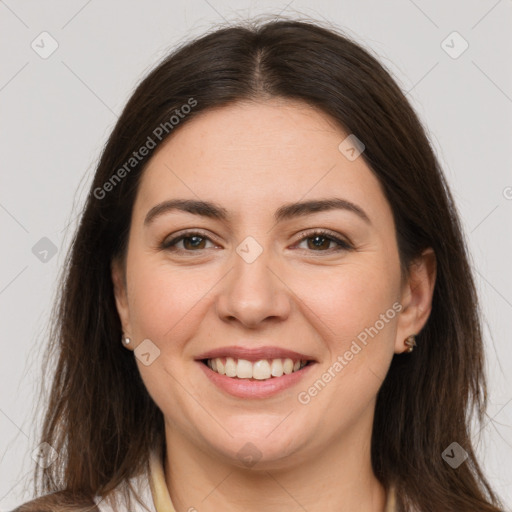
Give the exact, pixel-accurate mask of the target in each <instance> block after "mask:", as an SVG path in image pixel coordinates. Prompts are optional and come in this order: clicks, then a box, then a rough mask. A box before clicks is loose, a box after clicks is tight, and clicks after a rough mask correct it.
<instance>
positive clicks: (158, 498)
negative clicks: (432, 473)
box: [149, 450, 396, 512]
mask: <svg viewBox="0 0 512 512" xmlns="http://www.w3.org/2000/svg"><path fill="white" fill-rule="evenodd" d="M149 471H150V475H149V476H150V478H149V485H150V487H151V494H152V495H153V503H154V504H155V510H156V512H176V510H175V508H174V506H173V504H172V501H171V496H170V495H169V490H168V489H167V484H166V482H165V475H164V467H163V464H162V458H161V455H160V453H159V452H158V451H156V450H155V451H153V452H152V453H151V457H150V459H149ZM395 511H396V496H395V488H394V487H391V488H390V489H389V492H388V499H387V503H386V512H395Z"/></svg>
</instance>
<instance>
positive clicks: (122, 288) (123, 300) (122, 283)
mask: <svg viewBox="0 0 512 512" xmlns="http://www.w3.org/2000/svg"><path fill="white" fill-rule="evenodd" d="M110 269H111V276H112V283H113V285H114V296H115V299H116V308H117V313H118V315H119V318H120V320H121V325H122V328H123V333H124V334H125V335H126V336H130V333H131V324H130V310H129V308H128V295H127V290H126V279H125V272H124V269H123V265H122V263H121V262H120V261H119V260H117V259H115V260H113V261H112V263H111V265H110Z"/></svg>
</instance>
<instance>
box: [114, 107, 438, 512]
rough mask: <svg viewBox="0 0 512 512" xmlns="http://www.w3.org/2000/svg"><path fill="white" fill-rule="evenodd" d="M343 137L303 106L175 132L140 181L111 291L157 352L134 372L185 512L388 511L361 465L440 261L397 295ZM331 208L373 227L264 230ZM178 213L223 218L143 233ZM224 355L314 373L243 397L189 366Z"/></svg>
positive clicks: (214, 119)
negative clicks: (304, 204) (337, 367)
mask: <svg viewBox="0 0 512 512" xmlns="http://www.w3.org/2000/svg"><path fill="white" fill-rule="evenodd" d="M347 135H348V134H346V133H344V132H343V131H342V130H341V129H340V128H339V127H338V126H337V125H336V124H335V122H334V121H333V120H332V119H331V118H330V117H329V116H327V115H326V114H324V113H322V112H320V111H318V110H316V109H314V108H312V107H310V106H308V105H306V104H304V103H301V102H293V101H289V100H282V99H272V100H265V101H263V100H262V101H259V102H244V103H237V104H233V105H230V106H227V107H222V108H219V109H215V110H209V111H206V112H203V113H202V114H201V115H199V116H198V117H197V118H195V119H192V120H190V121H188V122H186V123H185V124H184V125H182V126H180V128H179V130H177V131H176V133H174V134H173V136H172V137H171V138H170V139H169V140H167V141H166V142H165V143H164V144H163V145H162V146H161V147H160V148H159V150H158V151H157V153H156V154H155V155H154V156H153V157H152V159H151V161H150V162H149V165H148V167H147V169H146V170H145V172H144V175H143V177H142V180H141V183H140V186H139V190H138V194H137V198H136V202H135V205H134V209H133V215H132V222H131V228H130V233H129V243H128V250H127V255H126V261H125V262H124V264H121V263H119V262H114V264H113V266H112V277H113V282H114V288H115V295H116V302H117V308H118V312H119V315H120V318H121V322H122V325H123V329H124V332H125V334H126V335H127V336H129V337H130V338H131V339H132V340H133V341H132V349H133V348H135V347H137V346H138V344H139V343H140V342H142V340H144V339H150V340H151V341H152V343H154V344H155V345H156V346H157V347H158V349H159V350H160V355H159V357H157V358H156V359H155V360H154V361H153V362H152V363H151V364H150V365H149V366H145V365H144V364H142V363H141V362H140V361H139V360H138V359H137V364H138V367H139V371H140V373H141V375H142V378H143V380H144V383H145V385H146V387H147V389H148V392H149V393H150V395H151V396H152V398H153V399H154V401H155V402H156V404H157V405H158V406H159V408H160V409H161V410H162V412H163V414H164V417H165V424H166V441H167V457H166V463H165V474H166V482H167V485H168V488H169V492H170V495H171V498H172V500H173V503H174V506H175V508H176V510H177V511H178V512H182V511H187V510H189V508H190V507H195V508H196V509H197V510H198V511H200V512H209V511H218V510H224V511H228V512H229V511H241V510H243V511H259V510H263V509H264V510H267V511H272V510H275V511H279V512H283V511H284V512H287V511H298V510H304V509H306V510H308V511H309V512H313V511H325V510H336V511H342V512H348V511H350V512H354V511H375V512H377V511H379V512H382V511H383V510H384V504H385V501H386V490H385V489H384V488H383V487H382V485H381V484H380V483H379V482H378V480H377V479H376V478H375V476H374V474H373V471H372V468H371V462H370V441H371V434H372V421H373V415H374V408H375V401H376V395H377V392H378V390H379V387H380V386H381V384H382V381H383V379H384V377H385V375H386V372H387V370H388V368H389V365H390V363H391V359H392V357H393V355H394V354H396V353H401V352H404V351H405V350H406V349H407V346H406V345H405V344H404V340H405V338H407V336H409V335H410V334H414V333H418V332H419V331H420V330H421V328H422V327H423V326H424V324H425V322H426V320H427V318H428V315H429V313H430V310H431V300H432V293H433V287H434V282H435V258H434V255H433V253H432V251H431V250H427V251H425V252H424V253H423V255H422V256H421V257H420V258H418V259H417V260H416V261H415V262H414V264H413V265H412V266H411V267H410V272H409V276H408V278H406V279H402V277H401V273H400V261H399V254H398V249H397V243H396V234H395V226H394V221H393V216H392V213H391V209H390V206H389V204H388V202H387V200H386V198H385V196H384V194H383V192H382V190H381V187H380V184H379V182H378V180H377V179H376V177H375V176H374V175H373V173H372V172H371V170H370V169H369V167H368V166H367V165H366V164H365V162H364V160H363V158H362V157H359V158H357V159H356V160H354V161H350V160H348V159H347V158H346V157H345V156H344V155H343V154H342V153H341V152H340V150H339V149H338V146H339V144H340V142H341V141H342V140H343V139H345V137H346V136H347ZM332 197H340V198H343V199H345V200H348V201H350V202H352V203H354V204H356V205H357V206H358V207H359V208H361V209H362V210H364V212H365V213H366V214H367V216H368V218H369V221H370V222H365V221H364V220H363V219H361V218H360V217H359V216H357V215H356V214H355V213H353V212H350V211H346V210H332V211H322V212H316V213H312V214H309V215H307V216H304V217H297V218H293V219H289V220H286V221H282V222H279V223H276V222H275V221H274V218H273V214H274V211H275V210H276V209H277V208H279V207H281V206H282V205H284V204H286V203H291V202H296V201H299V200H311V199H325V198H332ZM174 198H182V199H201V200H207V201H213V202H215V203H218V204H219V205H221V206H222V207H224V208H225V209H226V210H227V211H228V212H229V213H230V215H231V216H232V217H231V218H230V220H229V221H228V222H224V221H219V220H216V219H210V218H207V217H203V216H198V215H193V214H191V213H186V212H180V211H177V210H174V211H169V212H167V213H164V214H162V215H160V216H158V217H156V218H154V219H153V221H152V222H150V223H149V224H148V225H145V224H144V218H145V217H146V215H147V213H148V212H149V211H150V210H151V209H152V208H153V207H154V206H155V205H157V204H159V203H161V202H163V201H166V200H169V199H174ZM315 228H318V229H319V228H325V229H328V230H330V231H332V232H333V234H335V235H336V236H338V238H341V239H343V240H347V241H350V243H351V244H352V246H353V247H352V248H351V249H349V250H346V249H345V250H341V251H338V252H336V251H335V248H336V247H337V244H336V243H335V242H331V243H329V239H327V240H325V239H321V240H320V243H319V245H320V246H321V247H320V248H316V246H315V245H314V244H313V239H314V235H313V237H312V235H310V234H309V233H308V234H307V236H309V237H310V238H306V237H305V236H301V232H302V231H304V230H306V229H307V230H313V229H315ZM185 229H187V230H188V229H197V230H201V231H202V233H200V236H202V237H204V236H206V237H207V239H203V238H202V239H200V242H201V243H199V249H198V248H195V247H194V246H193V244H191V243H190V239H188V244H186V245H184V241H183V240H182V241H180V242H178V243H177V246H176V247H177V248H180V249H181V254H178V252H176V251H174V252H173V251H172V249H162V248H161V247H160V244H161V242H162V241H163V240H165V239H166V240H171V239H172V238H174V236H171V235H178V234H181V233H182V232H183V230H185ZM189 236H190V235H189ZM248 236H251V237H253V238H254V239H255V240H256V241H257V242H258V243H259V245H260V246H261V248H262V249H263V252H262V253H261V254H260V255H259V257H258V258H257V259H256V260H255V261H254V262H252V263H250V264H249V263H247V262H246V261H245V260H244V259H243V258H241V257H240V256H239V254H238V253H237V252H236V248H237V246H239V244H240V243H241V242H242V241H243V240H244V239H245V238H246V237H248ZM185 251H188V252H187V253H186V254H185ZM396 302H399V303H400V304H401V306H402V309H401V311H400V313H399V314H396V316H395V317H394V318H393V319H392V320H389V321H388V322H387V323H386V324H385V326H384V328H382V329H381V330H380V331H379V332H378V334H377V335H376V336H374V337H373V338H369V341H368V344H367V345H366V346H364V348H363V349H362V350H361V351H360V352H359V353H357V355H355V356H354V357H353V359H352V360H351V361H349V362H348V364H347V365H346V366H345V367H344V368H343V370H342V371H341V372H339V373H337V374H336V377H334V378H333V379H332V380H331V381H330V382H329V383H328V384H327V385H326V386H325V387H324V388H323V389H322V390H321V392H319V393H318V394H317V395H316V396H314V397H313V398H311V400H310V401H309V403H307V404H302V403H300V402H299V401H298V399H297V395H298V393H299V392H301V391H305V390H306V391H307V390H308V388H309V387H310V386H311V385H312V384H313V383H314V382H315V381H317V379H319V378H320V377H321V375H322V374H323V373H324V372H326V371H327V370H328V369H329V368H330V367H332V365H333V362H334V361H336V358H337V357H338V356H339V355H343V354H344V353H345V352H346V351H347V350H348V349H349V348H350V346H351V343H352V341H353V340H355V339H356V338H357V336H358V334H360V333H361V332H362V331H364V329H365V328H368V327H370V326H374V325H375V323H376V321H377V320H378V319H379V318H380V315H381V314H383V313H386V311H388V310H389V309H390V308H392V305H393V304H394V303H396ZM234 345H239V346H244V347H260V346H269V345H273V346H278V347H281V348H288V349H292V350H295V351H297V352H300V353H304V354H308V355H309V356H312V357H313V358H314V359H315V360H316V364H315V365H314V366H313V367H312V368H310V369H309V372H308V375H307V377H306V378H303V379H302V380H301V381H300V382H299V383H298V384H297V385H296V386H293V387H292V388H289V389H286V390H284V391H282V392H281V393H279V394H278V395H276V396H273V397H270V398H266V399H240V398H235V397H232V396H229V395H227V394H226V393H225V392H223V391H221V390H219V389H218V388H217V387H216V386H214V385H213V384H212V383H211V382H210V380H209V379H208V378H206V376H205V375H204V372H203V371H202V370H201V368H200V367H199V364H200V363H198V362H197V361H195V358H196V357H197V356H198V355H199V354H201V353H204V352H205V351H207V350H211V349H214V348H218V347H224V346H234ZM404 357H407V356H404ZM331 371H332V370H331ZM248 442H250V443H252V444H253V445H254V446H255V447H256V449H257V453H258V456H259V457H261V458H260V459H259V460H258V462H257V463H256V464H255V465H254V466H252V467H247V466H246V465H245V464H244V463H243V462H242V461H241V460H240V459H239V457H237V453H238V452H239V450H244V448H243V447H244V445H246V443H248ZM242 453H243V452H242Z"/></svg>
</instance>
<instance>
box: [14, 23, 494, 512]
mask: <svg viewBox="0 0 512 512" xmlns="http://www.w3.org/2000/svg"><path fill="white" fill-rule="evenodd" d="M52 339H54V340H55V348H56V349H57V351H58V354H59V359H58V365H57V368H56V371H55V374H54V376H53V387H52V391H51V398H50V403H49V407H48V412H47V414H46V419H45V423H44V428H43V432H42V437H41V441H42V442H45V443H48V445H49V446H51V447H52V450H50V449H47V450H46V452H45V453H46V460H45V461H44V462H45V463H44V464H41V465H40V467H39V468H38V470H39V471H38V473H37V476H38V477H39V481H40V483H41V485H40V487H39V493H42V494H44V496H43V497H40V498H38V499H36V500H35V501H32V502H30V503H28V504H25V505H23V506H21V507H19V508H18V509H17V510H19V511H20V512H21V511H28V510H52V511H57V510H93V509H94V510H100V511H105V512H106V511H111V510H152V511H157V512H160V511H163V510H165V511H168V510H176V511H177V512H183V511H190V512H191V511H199V512H207V511H218V510H223V511H253V510H266V511H267V510H268V511H279V512H283V511H285V512H286V511H292V510H293V511H294V510H307V511H310V512H312V511H318V510H329V511H331V510H332V511H337V512H339V511H344V512H347V511H350V512H354V511H372V512H373V511H375V512H377V511H378V512H383V511H413V510H416V511H436V512H442V511H465V512H468V511H474V512H476V511H478V512H482V511H498V510H500V508H499V507H500V504H499V502H498V499H497V497H496V496H495V495H494V493H493V491H492V489H491V488H490V486H489V484H488V483H487V481H486V479H485V477H484V476H483V474H482V472H481V469H480V467H479V465H478V463H477V461H476V459H475V454H474V451H473V447H472V444H471V438H470V428H469V415H468V413H469V412H471V411H473V410H476V412H477V413H478V414H480V416H479V418H480V419H481V415H482V414H483V410H484V407H485V401H486V394H485V380H484V375H483V354H482V336H481V330H480V323H479V316H478V308H477V298H476V295H475V288H474V283H473V280H472V277H471V271H470V267H469V265H468V257H467V253H466V248H465V244H464V240H463V238H462V235H461V228H460V224H459V220H458V218H457V214H456V210H455V206H454V203H453V200H452V197H451V195H450V192H449V190H448V188H447V185H446V183H445V181H444V178H443V175H442V172H441V170H440V168H439V164H438V162H437V160H436V158H435V155H434V153H433V151H432V149H431V147H430V145H429V142H428V139H427V137H426V134H425V132H424V130H423V128H422V126H421V124H420V122H419V120H418V118H417V116H416V115H415V113H414V112H413V110H412V108H411V106H410V105H409V104H408V102H407V100H406V98H405V96H404V94H403V93H402V92H401V91H400V89H399V88H398V86H397V85H396V84H395V82H394V81H393V79H392V78H391V77H390V75H389V74H388V72H387V71H386V70H385V69H384V68H383V67H382V66H381V65H380V64H379V63H378V62H377V61H376V59H375V58H374V57H372V56H371V55H370V54H369V53H368V52H367V51H365V50H364V49H362V48H361V47H360V46H358V45H357V44H355V43H354V42H352V41H350V40H349V39H348V38H346V37H345V36H343V35H342V34H339V33H337V32H336V31H334V30H327V29H325V28H322V27H320V26H319V25H317V24H314V23H306V22H298V21H272V22H268V23H265V24H261V25H257V24H255V25H253V26H250V25H248V26H237V27H232V28H223V29H220V30H217V31H215V32H213V33H211V34H209V35H206V36H204V37H201V38H199V39H198V40H196V41H194V42H192V43H190V44H187V45H185V46H183V47H182V48H180V49H178V50H177V51H176V52H175V53H173V54H172V55H170V56H169V57H168V58H167V59H166V60H165V61H163V62H162V63H161V64H160V65H159V66H158V67H157V68H156V69H155V70H153V71H152V72H151V73H150V74H149V75H148V76H147V77H146V78H145V79H144V80H143V81H142V83H141V84H140V85H139V87H138V88H137V90H136V91H135V93H134V94H133V96H132V97H131V99H130V100H129V102H128V104H127V106H126V108H125V109H124V111H123V113H122V115H121V117H120V118H119V121H118V123H117V125H116V127H115V129H114V130H113V133H112V135H111V136H110V139H109V141H108V143H107V145H106V147H105V150H104V152H103V155H102V158H101V161H100V163H99V165H98V169H97V172H96V175H95V177H94V182H93V184H92V186H91V190H90V194H89V196H88V199H87V203H86V206H85V210H84V212H83V215H82V219H81V223H80V226H79V229H78V231H77V234H76V236H75V239H74V242H73V244H72V247H71V251H70V255H69V260H68V265H67V268H66V270H65V279H64V287H63V290H62V295H61V300H60V305H59V309H58V313H57V316H56V330H55V332H54V336H53V337H52ZM45 446H47V445H45ZM53 450H54V451H53ZM48 454H51V455H52V456H51V458H50V459H48ZM57 455H58V456H57Z"/></svg>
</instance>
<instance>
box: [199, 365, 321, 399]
mask: <svg viewBox="0 0 512 512" xmlns="http://www.w3.org/2000/svg"><path fill="white" fill-rule="evenodd" d="M198 364H199V366H200V367H201V368H202V370H203V372H204V373H205V375H206V376H207V377H208V378H209V379H210V381H211V382H213V383H214V384H215V385H216V386H217V387H218V388H220V389H221V390H222V391H225V392H226V393H228V394H230V395H232V396H236V397H237V398H269V397H271V396H274V395H277V394H278V393H280V392H281V391H284V390H285V389H288V388H291V387H292V386H294V385H296V384H297V383H298V382H299V381H300V380H301V379H302V378H303V377H305V376H306V374H307V373H309V370H310V369H311V367H312V366H314V364H313V363H309V364H308V365H307V366H305V367H304V368H302V370H298V371H296V372H293V373H290V374H288V375H283V376H281V377H271V378H270V379H266V380H255V379H237V378H236V377H235V378H232V377H226V375H220V374H219V373H217V372H214V371H213V370H211V369H210V368H209V367H208V366H206V365H205V364H204V363H202V362H200V361H198Z"/></svg>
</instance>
